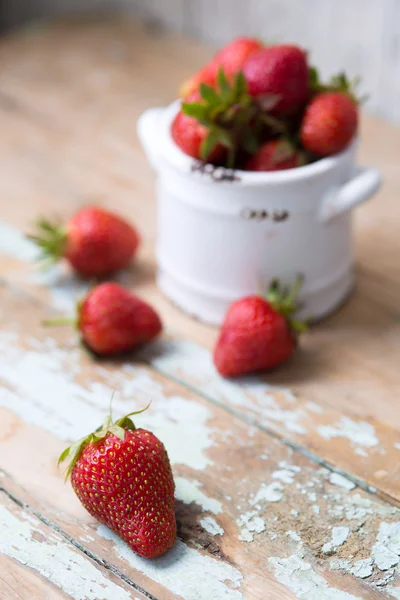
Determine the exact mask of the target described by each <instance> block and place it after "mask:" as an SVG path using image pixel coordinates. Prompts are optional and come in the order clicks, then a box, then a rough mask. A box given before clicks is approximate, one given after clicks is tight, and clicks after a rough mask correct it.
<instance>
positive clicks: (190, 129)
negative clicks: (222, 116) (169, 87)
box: [171, 92, 224, 163]
mask: <svg viewBox="0 0 400 600" xmlns="http://www.w3.org/2000/svg"><path fill="white" fill-rule="evenodd" d="M186 101H187V102H200V101H201V96H200V94H199V92H193V93H192V94H191V95H190V96H189V97H188V98H187V100H186ZM171 135H172V138H173V140H174V142H175V144H176V145H177V146H179V148H180V149H181V150H183V152H184V153H185V154H188V155H189V156H192V157H193V158H196V159H200V158H201V146H202V143H203V142H204V140H205V138H206V137H207V135H208V129H207V128H206V127H204V125H201V123H199V122H198V121H197V120H196V119H195V118H194V117H190V116H189V115H185V114H184V113H183V112H182V111H181V110H180V111H179V112H178V114H177V115H176V117H175V119H174V120H173V122H172V125H171ZM223 155H224V149H223V148H222V146H221V145H220V144H219V145H217V146H216V148H214V150H213V151H212V152H211V154H209V156H208V158H207V160H208V161H209V162H211V163H214V162H218V161H219V160H220V159H221V158H222V157H223Z"/></svg>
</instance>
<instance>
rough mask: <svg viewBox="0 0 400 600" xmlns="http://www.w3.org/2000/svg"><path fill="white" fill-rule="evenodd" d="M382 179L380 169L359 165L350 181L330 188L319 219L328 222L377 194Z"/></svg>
mask: <svg viewBox="0 0 400 600" xmlns="http://www.w3.org/2000/svg"><path fill="white" fill-rule="evenodd" d="M381 180H382V178H381V174H380V172H379V171H378V169H373V168H370V167H357V168H356V169H355V173H354V175H353V177H352V178H351V179H350V181H347V182H346V183H345V184H344V185H342V186H340V187H334V188H332V189H330V190H329V191H328V193H327V194H326V195H325V196H324V198H323V201H322V205H321V208H320V211H319V215H318V219H319V221H320V222H321V223H328V222H329V221H331V220H332V219H334V218H335V217H337V216H338V215H341V214H342V213H344V212H346V211H348V210H350V209H351V208H354V207H355V206H357V205H358V204H362V203H363V202H365V201H366V200H368V199H369V198H371V196H373V195H374V194H376V192H377V191H378V190H379V188H380V186H381Z"/></svg>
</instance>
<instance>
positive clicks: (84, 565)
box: [0, 491, 145, 600]
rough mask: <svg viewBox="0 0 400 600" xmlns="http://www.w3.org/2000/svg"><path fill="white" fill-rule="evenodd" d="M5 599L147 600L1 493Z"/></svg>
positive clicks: (1, 591)
mask: <svg viewBox="0 0 400 600" xmlns="http://www.w3.org/2000/svg"><path fill="white" fill-rule="evenodd" d="M0 531H1V540H0V550H1V554H0V564H1V566H2V569H1V575H0V581H1V584H2V585H1V588H0V598H4V600H5V599H7V600H11V599H12V598H20V599H22V600H25V599H27V598H30V599H32V600H59V599H60V600H61V599H62V598H74V599H75V600H102V599H103V600H109V599H110V598H113V599H115V600H117V599H118V600H144V599H145V596H143V595H142V594H141V593H140V592H138V591H137V590H135V591H134V590H132V588H129V586H127V585H126V584H125V583H124V582H123V581H121V580H119V579H117V578H116V577H115V576H114V575H112V574H111V573H109V572H108V573H107V572H106V570H105V569H104V568H102V567H99V565H98V564H96V563H94V562H93V561H91V560H90V559H89V558H88V557H87V556H85V554H84V553H82V552H79V551H78V550H77V548H76V547H74V546H73V545H72V544H70V543H68V542H67V541H66V540H65V539H64V538H63V537H62V536H61V535H60V534H58V533H56V532H55V531H54V530H53V529H52V528H50V527H48V526H46V525H45V524H43V523H42V522H41V521H40V520H39V519H38V518H36V517H35V516H34V515H32V514H31V513H30V512H28V511H27V510H23V509H21V508H20V507H19V506H18V505H17V504H16V503H15V502H13V501H12V500H11V499H10V498H9V497H7V495H6V494H4V492H1V491H0Z"/></svg>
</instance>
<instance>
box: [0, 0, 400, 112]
mask: <svg viewBox="0 0 400 600" xmlns="http://www.w3.org/2000/svg"><path fill="white" fill-rule="evenodd" d="M0 6H1V16H0V18H1V23H2V27H3V29H5V28H9V27H15V26H17V25H19V24H22V23H24V22H26V21H29V20H32V19H38V18H44V17H54V16H59V15H61V14H66V13H77V12H89V11H98V12H113V11H118V12H121V11H127V12H129V13H131V14H132V15H134V16H137V17H139V18H140V19H142V20H145V21H147V22H148V23H150V24H151V25H153V26H155V27H162V28H166V29H169V30H173V31H177V32H179V33H183V34H185V35H188V36H192V37H195V38H197V39H202V40H204V41H207V42H210V43H212V44H214V45H220V44H221V43H223V42H225V41H227V40H229V39H230V38H232V37H233V36H235V35H238V34H251V35H258V36H260V37H262V38H263V39H264V40H266V41H268V40H271V41H278V40H282V41H292V42H297V43H300V44H302V45H303V46H304V47H306V48H307V49H309V51H310V52H311V55H312V56H313V62H315V63H316V64H318V66H319V67H320V68H321V71H322V72H323V73H324V74H325V75H329V74H331V73H334V72H337V71H339V70H341V69H345V70H346V71H347V72H348V73H349V74H350V75H360V76H361V77H362V88H361V89H362V91H367V92H368V93H369V95H370V97H369V100H368V103H367V108H368V109H369V110H370V111H372V112H374V113H375V114H378V115H380V116H382V117H384V118H386V119H387V120H389V121H390V122H392V123H400V0H296V1H294V0H12V1H8V0H1V4H0Z"/></svg>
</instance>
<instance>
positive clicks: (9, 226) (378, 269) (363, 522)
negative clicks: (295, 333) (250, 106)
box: [0, 18, 400, 600]
mask: <svg viewBox="0 0 400 600" xmlns="http://www.w3.org/2000/svg"><path fill="white" fill-rule="evenodd" d="M206 55H207V51H206V50H205V49H204V48H201V47H200V46H198V45H196V44H194V43H190V42H188V41H184V40H182V39H178V38H176V37H168V36H167V35H166V34H164V33H163V32H162V31H159V30H155V29H154V28H151V27H147V28H146V27H143V26H140V25H138V24H136V23H134V22H130V21H128V20H126V19H122V18H121V19H114V20H110V19H106V20H93V19H92V20H88V21H87V22H80V23H78V22H73V21H70V22H63V23H60V24H49V25H45V26H36V27H31V28H30V29H25V30H22V31H20V32H17V33H14V34H12V35H10V36H8V37H5V38H3V39H2V41H1V43H0V60H1V70H0V72H1V75H0V131H1V135H0V207H1V212H0V217H1V225H0V277H1V286H0V293H1V302H0V321H1V324H0V341H1V344H0V380H1V388H0V405H1V409H0V413H1V418H0V464H1V468H2V471H1V472H0V475H1V479H0V485H1V489H2V493H1V495H0V551H1V555H0V565H1V567H0V598H1V599H2V600H3V599H7V600H8V599H12V598H20V599H23V600H25V599H30V600H31V599H40V600H49V599H57V600H58V599H59V598H60V599H61V598H75V599H80V600H81V599H82V600H83V599H85V600H86V599H87V600H101V599H105V600H128V599H131V600H137V599H140V600H143V599H144V598H153V599H154V598H157V599H158V600H171V599H172V598H183V599H184V600H241V599H243V598H245V599H252V600H253V599H254V600H255V599H257V600H266V599H268V600H278V599H286V598H287V599H289V598H300V599H302V600H355V599H375V598H380V597H383V598H400V576H399V569H400V562H399V561H400V512H399V510H398V508H396V507H397V506H398V505H399V504H400V480H399V459H400V408H399V400H400V260H399V259H400V251H399V250H400V241H399V226H400V205H399V198H398V187H399V184H400V174H399V169H398V159H399V156H400V132H399V131H398V130H395V129H394V128H392V127H389V126H388V125H385V124H384V123H382V122H379V121H378V120H376V119H372V118H367V117H366V118H365V119H364V122H363V133H364V136H363V143H362V147H361V160H362V162H363V163H365V164H372V165H377V166H379V167H380V168H381V169H382V172H383V175H384V178H385V186H384V189H383V190H382V192H381V193H380V194H379V197H377V198H376V199H375V200H374V201H373V202H372V203H371V204H370V205H368V206H365V208H362V209H361V210H360V211H358V212H357V217H356V227H355V234H356V240H357V272H358V285H357V289H356V291H355V293H354V295H353V297H352V299H351V300H350V301H349V302H348V304H347V305H346V306H345V307H344V308H342V309H341V310H340V311H339V312H337V313H336V314H335V315H333V316H332V317H331V318H329V319H328V320H326V321H324V322H323V323H321V324H320V325H318V326H317V327H315V328H314V329H313V330H312V332H310V333H309V334H308V335H306V336H305V337H304V340H303V343H302V346H301V349H300V351H299V352H298V354H297V356H296V357H295V358H294V359H293V361H292V362H291V363H290V364H289V365H288V366H287V367H285V368H283V369H281V370H279V371H277V372H276V373H274V374H272V375H269V376H268V377H266V378H251V379H245V380H243V381H241V382H239V383H232V382H228V381H224V380H222V379H221V378H219V377H218V376H217V375H216V373H215V371H214V369H213V367H212V362H211V358H210V349H212V346H213V343H214V340H215V337H216V331H215V330H214V329H211V328H207V327H205V326H203V325H200V324H199V323H196V322H193V321H191V320H190V319H189V318H188V317H186V316H185V315H183V314H182V313H180V312H179V311H178V310H177V309H175V308H174V307H173V306H171V305H170V304H169V303H168V301H167V300H166V299H165V298H163V297H162V296H161V295H160V294H159V292H158V290H157V289H156V287H155V284H154V274H155V265H154V255H153V249H154V237H155V231H154V220H155V218H154V217H155V215H154V211H155V207H154V175H153V173H152V172H151V171H150V168H149V167H148V165H147V163H146V159H145V157H144V155H143V153H142V150H141V149H140V147H139V144H138V141H137V138H136V131H135V127H136V121H137V118H138V116H139V114H140V113H141V111H142V110H144V109H145V108H147V107H149V106H152V105H157V104H165V103H167V102H169V101H170V99H171V98H172V97H173V96H174V94H175V90H176V88H177V85H178V82H180V80H181V79H182V78H183V77H185V76H186V75H187V74H189V73H190V72H191V70H192V69H193V68H194V67H196V66H197V65H199V64H200V63H201V62H202V61H203V60H204V58H205V56H206ZM89 201H95V202H98V203H99V204H101V205H104V206H108V207H111V208H115V209H118V211H120V212H121V213H122V214H125V215H126V216H127V217H128V218H130V219H132V220H133V221H134V222H135V223H137V224H138V225H139V227H140V229H141V231H142V233H143V237H144V244H143V248H142V251H141V253H140V257H139V259H138V261H137V263H136V264H135V265H133V266H132V268H131V269H130V270H129V272H126V273H124V274H122V275H121V281H123V282H124V283H125V284H126V285H129V286H131V287H132V288H133V289H135V290H137V291H138V292H139V293H140V294H142V295H143V296H144V297H145V298H147V299H148V300H149V301H150V302H152V303H153V304H154V305H155V306H156V307H157V308H158V309H159V311H160V313H161V314H162V317H163V319H164V321H165V323H166V326H167V333H166V334H165V335H164V337H163V339H162V340H161V342H159V343H157V344H154V345H153V346H151V347H150V348H148V349H146V350H145V351H144V352H143V353H142V354H141V355H140V356H136V357H133V358H132V359H128V360H125V361H124V362H116V361H114V362H107V361H101V362H94V360H93V359H91V358H90V357H88V356H87V355H86V354H85V353H84V352H83V351H82V350H81V348H80V347H79V345H78V344H77V337H76V334H75V333H74V332H72V331H66V330H60V331H53V330H51V331H49V330H44V329H43V328H42V327H41V325H40V322H41V320H42V319H43V318H44V317H49V316H51V315H52V314H53V313H55V312H56V311H59V312H69V311H71V310H72V309H73V305H74V302H75V300H76V299H77V298H79V296H80V295H82V293H83V292H84V291H85V289H86V287H87V284H86V283H85V282H82V281H78V280H77V279H76V278H74V277H73V276H72V275H71V273H70V272H68V270H67V269H66V268H64V267H60V268H57V269H55V270H53V271H52V272H51V273H49V274H47V275H44V274H41V273H39V272H38V271H37V270H35V269H34V268H33V267H32V258H33V256H34V251H33V249H32V246H31V245H30V243H29V242H28V241H27V240H25V239H24V237H23V232H26V231H27V230H28V229H29V226H30V224H31V222H32V221H33V219H34V218H35V217H36V216H37V215H38V214H46V215H50V216H51V215H59V216H61V217H67V216H68V215H70V214H71V213H73V211H74V210H75V209H76V208H78V207H79V206H81V205H82V204H83V203H87V202H89ZM114 389H116V390H117V394H116V398H115V404H114V412H117V413H121V414H122V413H124V412H128V411H130V410H134V409H135V408H140V407H142V406H143V405H144V404H145V403H146V402H147V401H148V399H152V406H151V409H150V410H148V411H147V413H145V414H144V415H142V416H140V417H138V419H137V421H139V420H140V425H141V426H143V427H149V428H152V429H153V430H154V431H155V432H156V433H157V434H158V435H159V437H160V438H161V439H162V440H163V441H164V443H165V444H166V446H167V449H168V451H169V454H170V457H171V461H172V463H173V468H174V475H175V480H176V488H177V491H176V496H177V518H178V523H179V541H178V542H177V544H176V546H175V547H174V548H173V550H171V551H170V552H169V553H168V554H167V555H166V556H164V557H163V558H161V559H159V560H157V561H145V560H141V559H139V558H138V557H136V556H135V555H134V554H133V553H132V552H131V551H130V550H129V549H128V548H127V547H126V546H125V545H124V544H123V543H122V542H121V541H120V540H119V539H118V538H117V537H115V536H114V535H112V534H111V533H110V532H109V531H108V530H107V529H106V528H105V527H103V526H99V524H98V523H97V522H96V521H95V520H94V519H92V518H91V517H90V516H89V515H88V514H87V513H86V512H85V510H84V509H83V508H82V507H81V506H80V504H79V502H78V500H77V499H76V497H75V495H74V494H73V492H72V489H71V487H70V485H69V484H68V485H64V482H63V476H62V474H61V473H60V472H59V470H58V469H57V464H56V459H57V456H58V454H59V453H60V451H61V450H62V449H63V448H64V447H65V445H66V442H67V441H70V440H74V439H76V438H78V437H80V436H81V435H83V434H84V433H86V432H87V431H88V430H91V428H93V427H96V426H97V425H98V424H99V423H100V422H101V421H102V419H103V417H104V414H105V413H106V411H107V408H108V404H109V399H110V395H111V393H112V390H114Z"/></svg>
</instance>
